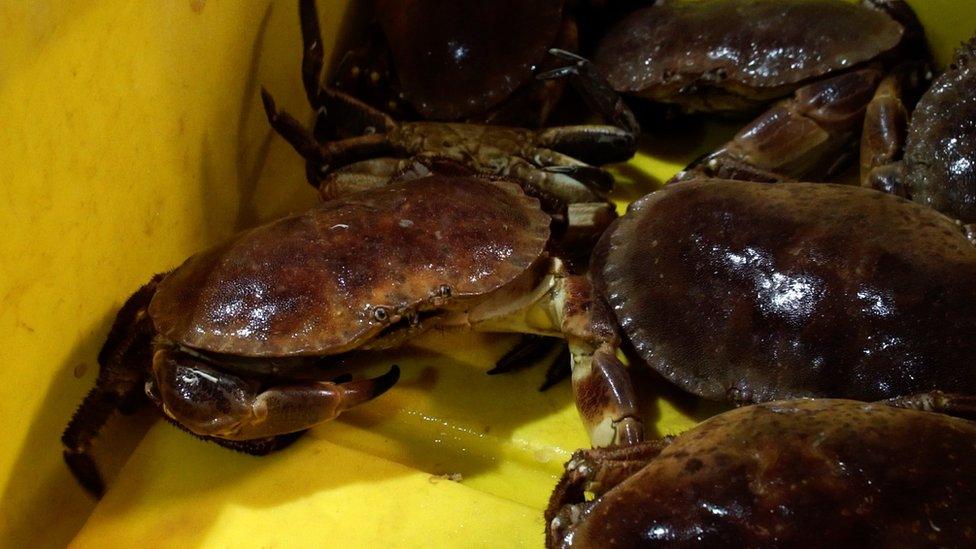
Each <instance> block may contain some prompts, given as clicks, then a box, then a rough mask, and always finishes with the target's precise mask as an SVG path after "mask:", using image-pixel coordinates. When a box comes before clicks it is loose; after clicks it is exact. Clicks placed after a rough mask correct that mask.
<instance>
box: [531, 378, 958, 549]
mask: <svg viewBox="0 0 976 549" xmlns="http://www.w3.org/2000/svg"><path fill="white" fill-rule="evenodd" d="M959 401H962V402H959ZM894 404H895V405H897V406H903V407H907V408H921V409H931V408H933V405H935V406H934V407H935V408H937V409H938V408H945V407H948V408H949V411H954V410H953V408H955V407H957V406H961V407H962V408H964V411H965V412H968V414H970V416H971V415H972V413H973V411H976V408H974V407H973V402H972V398H963V397H947V396H945V395H925V396H921V397H918V398H912V399H905V400H902V401H900V402H897V403H894ZM974 440H976V422H972V421H967V420H965V419H960V418H956V417H950V416H949V415H945V414H941V413H933V412H928V411H919V410H915V409H902V408H896V407H892V406H887V405H884V404H867V403H863V402H854V401H847V400H826V399H825V400H793V401H785V402H774V403H769V404H764V405H756V406H749V407H746V408H739V409H737V410H733V411H730V412H726V413H724V414H721V415H718V416H716V417H713V418H711V419H709V420H707V421H705V422H704V423H702V424H700V425H698V426H697V427H695V428H693V429H691V430H690V431H688V432H686V433H683V434H681V435H680V436H677V437H674V438H668V439H665V440H660V441H655V442H648V443H644V444H642V445H638V446H634V447H629V448H620V449H595V450H588V451H581V452H577V453H576V454H575V455H574V456H573V458H572V459H571V460H570V461H569V462H568V463H567V464H566V474H565V476H564V477H563V480H562V481H561V482H560V484H559V486H558V487H557V488H556V490H555V492H554V493H553V497H552V499H551V500H550V506H549V509H548V511H547V512H546V523H547V532H546V538H547V539H546V545H547V546H548V547H551V548H555V547H562V548H569V547H657V546H662V547H663V546H667V547H699V546H709V547H711V546H716V547H717V546H722V547H733V546H734V547H798V546H802V547H806V546H817V547H820V546H843V547H848V546H851V547H920V546H926V547H928V546H933V547H944V546H970V545H973V544H974V543H976V445H974V444H973V441H974ZM584 491H586V492H591V493H593V494H594V495H595V498H594V499H593V500H592V501H586V500H585V498H584Z"/></svg>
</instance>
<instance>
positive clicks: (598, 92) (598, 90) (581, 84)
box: [536, 48, 641, 146]
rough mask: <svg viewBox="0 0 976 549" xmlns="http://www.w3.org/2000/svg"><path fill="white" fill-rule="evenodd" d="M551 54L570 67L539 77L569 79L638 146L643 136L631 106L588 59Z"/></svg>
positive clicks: (560, 52) (559, 52)
mask: <svg viewBox="0 0 976 549" xmlns="http://www.w3.org/2000/svg"><path fill="white" fill-rule="evenodd" d="M549 54H550V55H553V56H555V57H557V58H559V59H562V60H564V61H568V62H569V63H570V64H569V65H567V66H565V67H560V68H558V69H554V70H551V71H546V72H543V73H541V74H538V75H536V78H539V79H541V80H548V79H551V78H568V79H569V82H570V84H571V85H572V86H573V88H574V89H575V90H576V91H577V93H579V94H580V97H582V98H583V100H584V101H585V102H586V104H587V106H589V107H590V108H591V109H593V111H594V112H596V113H598V114H600V115H602V116H603V117H604V118H605V119H606V121H607V122H608V123H609V124H611V125H613V126H614V127H616V128H619V129H622V130H624V131H625V132H627V133H628V134H629V135H630V136H631V139H632V141H633V142H634V143H635V146H636V140H637V136H638V135H640V133H641V129H640V124H638V123H637V118H636V117H635V116H634V113H633V112H631V110H630V107H628V106H627V104H626V103H624V100H623V98H622V97H620V94H618V93H617V92H616V91H615V90H614V89H613V87H611V86H610V83H609V82H607V80H606V79H605V78H604V77H603V76H602V75H600V74H599V73H598V72H597V71H596V68H595V67H594V66H593V63H591V62H590V61H589V60H588V59H586V58H585V57H580V56H579V55H576V54H575V53H572V52H569V51H566V50H561V49H559V48H553V49H551V50H549Z"/></svg>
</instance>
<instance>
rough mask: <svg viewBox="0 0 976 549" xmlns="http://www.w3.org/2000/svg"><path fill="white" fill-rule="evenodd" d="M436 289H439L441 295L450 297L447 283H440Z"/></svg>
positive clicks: (449, 288)
mask: <svg viewBox="0 0 976 549" xmlns="http://www.w3.org/2000/svg"><path fill="white" fill-rule="evenodd" d="M438 290H439V291H440V295H441V296H442V297H451V287H450V286H448V285H447V284H441V287H440V288H438Z"/></svg>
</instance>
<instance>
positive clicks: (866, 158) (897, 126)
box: [861, 64, 928, 197]
mask: <svg viewBox="0 0 976 549" xmlns="http://www.w3.org/2000/svg"><path fill="white" fill-rule="evenodd" d="M926 72H927V71H926V68H925V67H924V66H922V65H919V64H911V65H907V64H906V65H903V66H901V67H899V68H898V69H897V70H896V71H894V72H892V73H891V74H889V75H888V76H886V77H885V79H884V80H882V81H881V84H880V85H879V86H878V89H877V91H876V92H875V93H874V98H873V99H871V103H869V104H868V107H867V112H866V113H865V116H864V132H863V134H862V136H861V185H862V186H864V187H871V188H874V189H876V190H880V191H884V192H887V193H891V194H895V195H898V196H902V197H907V196H908V192H907V189H906V188H905V181H904V166H903V164H902V163H901V162H900V160H901V156H902V153H903V152H904V147H905V141H906V139H907V136H908V118H909V112H908V107H907V105H906V101H907V102H909V103H914V100H916V99H917V98H918V95H919V93H920V92H921V90H922V88H923V87H925V85H926V84H927V80H928V79H927V78H926V77H925V76H926V74H925V73H926Z"/></svg>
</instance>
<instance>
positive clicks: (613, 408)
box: [443, 260, 643, 446]
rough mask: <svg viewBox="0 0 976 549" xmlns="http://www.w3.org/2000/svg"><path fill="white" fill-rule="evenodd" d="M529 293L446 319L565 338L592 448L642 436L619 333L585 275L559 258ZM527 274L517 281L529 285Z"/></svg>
mask: <svg viewBox="0 0 976 549" xmlns="http://www.w3.org/2000/svg"><path fill="white" fill-rule="evenodd" d="M549 267H550V268H549V272H548V273H544V276H541V277H539V278H538V279H537V281H536V282H535V284H536V285H535V286H534V288H533V289H532V290H531V291H525V292H524V293H523V292H516V293H519V294H522V295H524V296H525V298H524V299H523V300H521V301H518V302H515V303H513V302H511V300H509V299H507V298H506V297H505V292H500V297H501V299H500V300H499V301H498V302H495V301H492V300H489V301H486V302H483V303H481V304H479V305H478V306H477V307H475V308H473V309H471V310H469V311H466V312H465V313H463V314H460V315H458V316H457V317H455V318H452V319H450V320H446V321H444V323H443V326H452V325H453V326H461V327H464V328H466V329H471V330H475V331H481V332H516V333H528V334H537V335H545V336H553V337H563V338H565V339H566V341H567V343H568V345H569V352H570V363H571V367H572V379H573V394H574V397H575V400H576V408H577V410H578V411H579V414H580V417H581V418H582V420H583V423H584V425H585V426H586V428H587V431H588V432H589V435H590V441H591V442H592V443H593V445H594V446H611V445H631V444H636V443H638V442H640V441H641V440H642V439H643V423H642V422H641V419H640V414H639V412H638V410H637V398H636V395H635V391H634V388H633V385H632V382H631V380H630V376H629V375H628V373H627V370H626V368H625V367H624V365H623V364H622V363H621V362H620V361H619V360H618V359H617V357H616V349H617V346H616V334H615V333H614V330H613V328H611V327H610V326H609V325H608V324H606V319H604V318H603V315H602V308H601V307H599V306H598V305H596V303H595V302H594V297H593V296H592V295H591V292H592V287H591V284H590V282H589V280H588V279H587V278H586V277H584V276H579V275H569V274H567V273H566V271H565V269H564V267H563V265H562V263H561V262H560V261H558V260H555V261H553V262H552V263H551V265H549ZM530 283H531V280H530V279H529V278H525V279H523V280H520V281H517V282H516V283H513V284H525V285H527V284H530Z"/></svg>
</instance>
